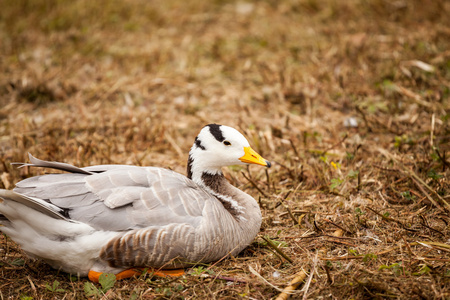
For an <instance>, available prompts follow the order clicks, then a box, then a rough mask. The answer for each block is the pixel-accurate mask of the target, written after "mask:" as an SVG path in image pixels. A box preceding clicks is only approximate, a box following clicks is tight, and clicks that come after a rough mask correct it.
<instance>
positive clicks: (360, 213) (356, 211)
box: [355, 207, 365, 216]
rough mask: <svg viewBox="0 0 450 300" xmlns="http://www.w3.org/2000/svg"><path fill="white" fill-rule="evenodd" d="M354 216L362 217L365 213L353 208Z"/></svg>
mask: <svg viewBox="0 0 450 300" xmlns="http://www.w3.org/2000/svg"><path fill="white" fill-rule="evenodd" d="M355 214H356V215H357V216H362V215H363V214H365V212H363V211H362V210H361V208H359V207H357V208H355Z"/></svg>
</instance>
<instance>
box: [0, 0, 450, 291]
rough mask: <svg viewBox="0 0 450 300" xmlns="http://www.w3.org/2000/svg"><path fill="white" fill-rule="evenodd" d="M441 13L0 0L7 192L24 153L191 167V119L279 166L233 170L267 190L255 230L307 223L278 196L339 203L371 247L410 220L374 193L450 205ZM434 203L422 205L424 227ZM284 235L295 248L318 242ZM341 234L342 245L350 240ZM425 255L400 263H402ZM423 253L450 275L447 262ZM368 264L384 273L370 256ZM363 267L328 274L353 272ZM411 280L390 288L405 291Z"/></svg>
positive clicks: (397, 6)
mask: <svg viewBox="0 0 450 300" xmlns="http://www.w3.org/2000/svg"><path fill="white" fill-rule="evenodd" d="M449 15H450V2H449V1H444V0H435V1H432V0H423V1H419V0H404V1H403V0H395V1H394V0H392V1H391V0H349V1H339V0H321V1H319V0H286V1H270V0H269V1H231V0H230V1H225V0H214V1H200V0H192V1H179V0H166V1H147V0H145V1H144V0H126V1H125V0H124V1H118V0H113V1H106V0H99V1H89V0H75V1H64V0H34V1H26V0H15V1H2V3H1V9H0V175H1V180H0V187H2V188H8V189H10V188H12V187H13V184H14V183H15V182H17V181H18V180H20V179H23V178H25V177H28V176H30V175H32V174H37V173H41V172H43V171H42V170H33V171H31V172H32V173H30V171H29V170H28V169H26V168H24V169H20V170H18V169H17V168H15V167H13V166H11V165H10V163H11V162H23V161H27V153H28V152H30V153H32V154H33V155H35V156H36V157H38V158H41V159H47V160H55V161H63V162H67V163H71V164H75V165H78V166H87V165H93V164H106V163H118V164H137V165H155V166H161V167H168V168H171V169H174V170H176V171H178V172H180V173H183V174H185V168H186V160H187V153H188V151H189V149H190V147H191V145H192V143H193V141H194V138H195V136H196V135H197V133H198V132H199V130H200V129H201V128H202V127H203V126H204V125H206V124H209V123H218V124H225V125H229V126H232V127H235V128H237V129H239V130H240V131H241V132H242V133H244V135H246V136H247V137H248V139H249V141H250V144H251V145H252V146H253V147H254V148H255V150H257V151H258V152H259V153H260V154H261V155H262V156H263V157H265V158H266V159H268V160H270V161H272V162H275V164H274V167H273V168H272V169H270V170H269V172H268V173H266V171H265V170H262V169H259V168H257V167H255V168H254V169H253V167H252V168H251V169H246V168H240V167H235V168H231V169H229V170H227V171H226V175H227V177H228V178H229V179H230V180H231V181H232V182H233V183H234V184H235V185H237V186H238V187H240V188H242V189H244V190H246V191H247V192H248V193H250V194H252V195H253V196H254V197H255V198H258V199H259V201H260V204H261V207H262V209H263V215H264V217H265V219H264V220H265V221H264V224H263V228H262V231H263V233H264V232H265V234H273V233H274V232H278V234H277V237H278V238H282V236H283V234H284V235H285V236H288V237H291V238H292V239H294V240H295V238H297V237H299V236H300V235H301V234H304V233H305V232H308V230H309V232H316V233H317V228H316V227H314V225H312V224H316V223H314V222H315V221H314V220H312V219H311V220H310V221H311V222H307V223H306V224H303V225H302V221H301V219H299V220H300V221H299V222H300V224H295V222H294V223H293V221H292V220H291V219H290V218H289V216H288V215H286V214H284V215H283V212H285V210H284V206H283V205H281V206H280V205H279V204H280V202H279V199H283V197H285V198H284V200H285V201H286V204H287V205H288V206H290V207H291V209H292V210H293V211H294V212H295V211H296V210H298V211H305V210H306V211H315V212H322V213H324V215H320V214H319V215H320V216H321V218H329V216H328V215H326V213H327V212H335V213H336V212H338V214H337V215H334V216H333V217H332V218H333V219H332V220H333V222H334V223H336V224H341V225H340V226H343V227H345V228H347V229H348V232H352V234H350V233H348V234H349V236H351V237H356V236H360V235H364V234H366V233H365V231H364V233H361V234H360V233H358V232H359V231H358V230H366V229H367V228H369V227H370V226H369V225H367V224H372V223H370V221H371V220H372V221H373V222H375V224H378V225H377V226H381V227H379V228H381V229H380V230H381V231H382V232H384V234H386V235H387V236H388V237H389V238H387V239H386V240H385V241H387V242H386V243H387V244H376V243H375V242H374V244H373V245H372V244H371V247H375V248H374V249H375V250H373V251H374V253H376V247H381V248H383V247H387V246H386V245H389V240H390V241H391V242H393V241H398V240H399V239H400V238H399V236H395V235H394V233H395V232H399V230H400V232H401V230H402V229H401V228H400V229H398V228H397V227H395V226H399V225H398V223H395V222H394V223H392V222H391V223H389V222H384V223H383V219H380V217H379V216H378V215H377V214H376V213H373V212H371V211H368V210H365V208H366V206H367V205H375V206H374V207H378V208H379V210H380V211H381V210H383V213H384V212H385V211H391V213H394V212H398V211H400V210H402V211H405V214H404V215H402V216H401V217H400V216H397V217H398V218H400V219H401V220H403V219H402V218H406V219H407V220H410V219H408V218H410V217H411V216H412V215H413V214H414V212H416V211H417V210H418V209H422V208H423V207H432V208H433V209H437V208H439V207H441V206H442V207H447V206H448V204H447V205H446V204H445V203H446V202H445V201H448V199H449V185H448V175H449V171H448V170H449V169H450V164H449V162H448V161H449V159H448V156H449V153H450V151H449V150H450V147H449V144H450V143H449V141H450V126H449V117H450V115H449V111H450V103H449V102H450V101H449V94H450V18H449ZM380 149H381V150H380ZM383 151H384V152H383ZM400 162H401V163H400ZM403 167H405V168H406V169H405V168H403ZM405 170H410V171H411V172H413V173H408V171H405ZM243 173H244V175H245V174H247V177H248V178H250V180H247V179H246V178H245V177H243ZM411 174H414V175H416V176H418V178H419V179H421V180H422V181H423V184H422V183H421V182H419V184H417V182H418V181H417V179H414V178H415V177H414V176H413V175H411ZM252 183H253V184H252ZM254 185H256V186H259V190H256V189H255V188H254ZM430 189H431V190H430ZM424 190H425V191H426V192H423V191H424ZM433 191H434V192H433ZM380 193H381V195H382V196H380ZM287 195H289V197H288V196H287ZM427 195H428V196H427ZM286 197H288V198H286ZM430 197H431V200H430ZM445 199H447V200H445ZM433 201H436V203H437V204H434V202H433ZM444 202H445V203H444ZM277 203H278V205H276V204H277ZM399 205H400V206H399ZM357 209H359V211H358V210H357ZM375 210H376V211H378V210H377V209H375ZM439 211H440V210H436V211H435V210H431V212H430V213H429V215H428V217H429V219H427V220H428V221H427V222H428V223H427V224H433V220H434V219H433V218H437V219H436V220H438V215H439V214H438V212H439ZM360 212H361V214H360ZM364 213H366V215H365V217H367V218H368V219H367V220H366V221H367V222H369V223H367V222H366V223H364V222H363V221H361V219H360V217H361V218H362V215H363V214H364ZM435 213H436V214H437V215H435ZM280 214H282V216H281V217H280ZM298 214H300V213H294V215H295V218H297V217H298ZM359 214H360V215H359ZM356 216H358V218H357V221H355V220H356ZM441 217H442V216H441ZM411 218H412V217H411ZM443 218H444V217H443ZM306 219H307V218H305V220H306ZM406 219H405V220H406ZM444 219H445V218H444ZM380 220H381V221H380ZM445 220H448V217H447V218H446V219H445ZM321 221H323V220H322V219H318V220H317V222H318V223H317V224H319V227H320V224H322V225H323V228H328V229H329V230H331V229H333V228H334V229H336V228H335V227H333V226H332V225H330V223H327V222H325V221H323V223H321ZM361 222H363V224H366V225H364V226H369V227H367V228H366V227H364V226H362V225H361ZM376 222H382V224H379V223H376ZM402 222H403V221H402ZM411 222H412V224H415V223H414V222H413V221H411ZM436 222H437V223H436V224H435V225H430V226H431V227H433V226H438V227H433V228H435V229H436V228H437V229H436V230H438V231H440V232H441V235H439V234H436V233H434V234H436V235H437V236H438V237H439V239H438V240H439V241H445V240H446V239H447V242H448V225H447V227H446V225H445V222H444V223H442V222H441V221H436ZM297 223H298V222H297ZM447 224H448V223H447ZM294 225H295V226H297V227H295V230H294V229H292V228H293V227H292V226H294ZM372 225H373V224H372ZM280 226H281V227H280ZM299 226H300V227H299ZM302 226H304V227H302ZM327 226H328V227H327ZM346 226H347V227H346ZM361 226H362V227H361ZM383 226H387V227H383ZM389 226H393V227H389ZM411 226H413V225H411ZM439 226H441V227H439ZM299 228H303V229H304V231H302V230H300V231H298V230H299ZM361 228H363V229H361ZM370 228H372V227H370ZM420 228H422V227H420ZM420 228H419V229H420ZM371 230H375V229H373V228H372V229H371ZM281 231H282V232H283V233H281V235H280V232H281ZM375 231H376V230H375ZM299 232H300V233H299ZM374 234H375V233H374ZM377 234H378V235H379V236H381V235H382V234H381V233H380V232H378V233H377ZM427 234H428V233H427ZM429 234H430V236H433V233H429ZM408 238H411V240H414V239H415V238H417V237H413V236H410V237H408ZM434 238H435V237H434V236H433V237H430V239H432V240H433V239H434ZM286 241H291V242H289V243H291V244H290V248H288V249H287V250H286V251H287V252H288V253H290V255H293V256H294V257H298V256H299V255H300V253H304V252H302V251H303V250H301V249H307V250H308V251H312V252H311V253H313V252H314V249H316V245H315V244H314V243H312V242H311V241H309V243H311V244H308V245H306V244H301V245H300V244H295V243H294V242H292V241H293V240H289V238H286ZM292 243H294V244H292ZM355 243H356V242H355ZM358 245H359V246H356V248H357V249H359V250H358V251H361V252H364V251H363V250H362V249H366V248H364V247H369V246H367V245H366V244H364V245H365V246H364V247H362V246H361V245H360V244H358ZM341 246H342V247H341V248H339V249H336V248H333V249H335V251H337V252H335V254H336V255H337V253H338V252H339V251H344V250H345V249H347V246H345V245H341ZM0 247H1V245H0ZM358 247H360V248H358ZM361 247H362V248H361ZM381 248H380V249H381ZM17 251H18V252H17V253H16V252H8V253H10V255H12V256H16V255H21V254H20V250H17ZM258 251H259V250H258ZM417 251H418V250H417ZM444 253H447V254H448V252H444ZM397 254H398V253H397ZM302 257H303V256H302ZM444 258H445V257H444ZM267 259H269V258H267ZM274 259H275V258H274ZM298 259H300V258H298ZM303 259H304V260H302V261H300V260H301V259H300V260H299V261H298V262H297V263H298V264H297V267H298V266H299V265H301V264H303V263H308V257H307V256H304V258H303ZM4 261H6V262H8V258H7V257H6V258H4ZM395 262H396V260H395V258H392V261H390V263H395ZM266 263H268V264H270V263H271V262H270V261H269V262H267V261H266ZM420 263H421V262H415V264H413V263H411V264H410V268H411V270H410V274H412V273H413V272H418V270H421V269H420V266H419V264H420ZM383 264H385V265H388V261H385V262H383ZM433 266H434V268H435V269H436V270H439V272H442V274H447V273H448V272H449V268H448V265H447V264H446V263H444V264H441V265H433ZM366 268H368V269H369V270H372V271H373V272H375V273H376V274H378V273H377V272H378V268H379V264H375V263H374V264H373V265H370V266H366ZM20 270H22V269H20ZM20 270H15V271H16V272H20ZM262 270H263V271H261V274H263V275H264V268H263V269H262ZM287 270H288V273H289V272H290V271H289V270H290V269H287ZM357 270H358V269H357V268H356V269H354V268H353V267H351V268H350V267H349V268H348V269H346V271H342V272H343V273H340V275H339V276H340V277H339V276H338V275H336V276H337V277H336V280H338V281H339V280H341V281H340V282H341V283H343V282H354V280H353V279H352V278H353V277H352V276H353V275H351V274H354V273H355V272H357ZM246 272H247V273H248V270H246ZM267 272H269V271H267ZM320 272H323V270H322V269H321V271H320ZM346 272H347V273H346ZM445 272H447V273H445ZM294 273H295V272H294ZM20 274H21V273H20ZM267 274H269V273H267ZM366 275H367V274H366ZM378 275H379V276H381V275H380V274H378ZM15 276H16V275H15ZM17 276H21V275H17ZM367 276H368V275H367ZM383 276H384V275H383ZM405 276H406V275H405ZM363 277H364V276H363ZM10 278H12V277H10ZM380 278H381V277H380ZM416 279H417V278H415V277H413V276H412V275H411V277H407V279H405V281H404V282H405V283H398V290H397V291H394V292H393V293H394V294H395V295H401V293H406V292H408V293H412V290H413V289H412V288H410V287H411V285H408V284H410V283H411V282H413V281H414V280H416ZM447 279H448V277H447ZM36 280H38V279H36ZM389 280H390V279H389ZM408 280H411V281H408ZM1 281H2V280H1V279H0V286H1ZM394 281H395V280H394ZM273 282H275V283H276V284H280V285H283V284H284V283H285V282H286V280H284V281H283V280H282V278H280V279H273ZM408 282H409V283H408ZM423 282H424V283H423V284H424V286H425V287H424V288H423V289H424V291H423V293H424V294H427V293H428V292H429V293H430V294H429V295H434V296H436V295H444V294H445V292H446V293H447V294H446V295H447V296H448V286H449V285H448V286H447V287H445V284H443V285H439V284H438V285H437V286H435V288H434V290H433V289H432V288H431V286H429V285H427V284H426V283H425V282H427V281H426V279H424V281H423ZM7 284H9V285H8V286H14V285H15V284H16V283H14V282H12V281H11V282H9V283H7ZM320 284H321V283H317V284H316V286H315V288H316V289H317V291H316V292H317V293H316V294H314V295H315V296H319V295H322V292H323V291H325V290H326V291H328V292H329V293H332V294H333V295H335V296H336V297H338V295H341V296H342V295H346V296H348V295H350V294H351V293H353V294H352V295H354V296H355V295H356V296H358V295H359V296H364V295H365V296H367V295H369V296H370V294H364V293H365V292H364V291H365V290H364V288H362V287H361V285H358V284H356V283H355V285H354V286H353V287H351V286H346V285H344V286H345V288H342V289H340V290H339V289H338V288H335V289H333V287H328V288H324V287H322V289H321V290H322V292H320V288H319V287H320ZM358 286H359V287H361V289H358ZM365 288H366V289H367V286H366V287H365ZM217 289H218V290H220V289H221V287H217ZM268 289H269V290H270V287H268ZM355 289H356V290H355ZM44 290H45V289H44ZM369 290H370V287H369ZM220 291H221V290H220ZM228 292H229V293H231V295H235V296H236V295H237V294H233V292H232V291H228ZM239 292H242V291H239ZM323 293H325V292H323ZM339 293H343V294H339ZM396 293H397V294H396ZM433 293H434V294H433ZM439 293H440V294H439ZM264 294H265V295H275V294H276V290H273V289H272V290H270V291H267V290H265V291H264V293H263V292H261V295H264ZM419 294H420V293H419ZM217 295H221V294H220V293H219V294H217ZM217 295H216V296H217ZM224 295H225V294H224ZM258 295H259V294H256V295H255V297H256V298H260V297H259V296H258ZM408 295H409V294H408ZM261 297H262V296H261ZM436 297H437V296H436ZM356 298H358V297H356Z"/></svg>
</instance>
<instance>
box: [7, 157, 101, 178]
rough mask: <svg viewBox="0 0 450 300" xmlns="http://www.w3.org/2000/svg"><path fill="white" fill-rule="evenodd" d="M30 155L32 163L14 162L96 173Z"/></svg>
mask: <svg viewBox="0 0 450 300" xmlns="http://www.w3.org/2000/svg"><path fill="white" fill-rule="evenodd" d="M28 157H29V159H30V162H31V163H14V164H18V165H20V167H25V166H30V167H43V168H51V169H56V170H61V171H66V172H70V173H80V174H85V175H92V174H95V173H92V172H89V171H86V170H83V169H81V168H78V167H75V166H72V165H69V164H66V163H61V162H56V161H46V160H41V159H38V158H36V157H34V156H33V155H31V154H30V153H28Z"/></svg>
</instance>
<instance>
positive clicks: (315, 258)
mask: <svg viewBox="0 0 450 300" xmlns="http://www.w3.org/2000/svg"><path fill="white" fill-rule="evenodd" d="M318 257H319V253H316V256H315V257H314V259H313V268H312V271H311V273H310V274H309V277H308V280H307V281H306V283H305V286H304V287H303V290H302V291H303V300H305V299H306V296H307V294H308V290H309V286H310V285H311V281H312V279H313V276H314V274H315V273H316V269H317V263H318V261H319V259H318Z"/></svg>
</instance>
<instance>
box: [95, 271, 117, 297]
mask: <svg viewBox="0 0 450 300" xmlns="http://www.w3.org/2000/svg"><path fill="white" fill-rule="evenodd" d="M116 281H117V279H116V275H114V274H111V273H102V274H101V275H100V277H99V278H98V282H99V283H100V284H101V286H102V291H103V292H104V293H105V292H107V291H108V290H109V289H111V288H112V287H113V286H114V284H115V283H116Z"/></svg>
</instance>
